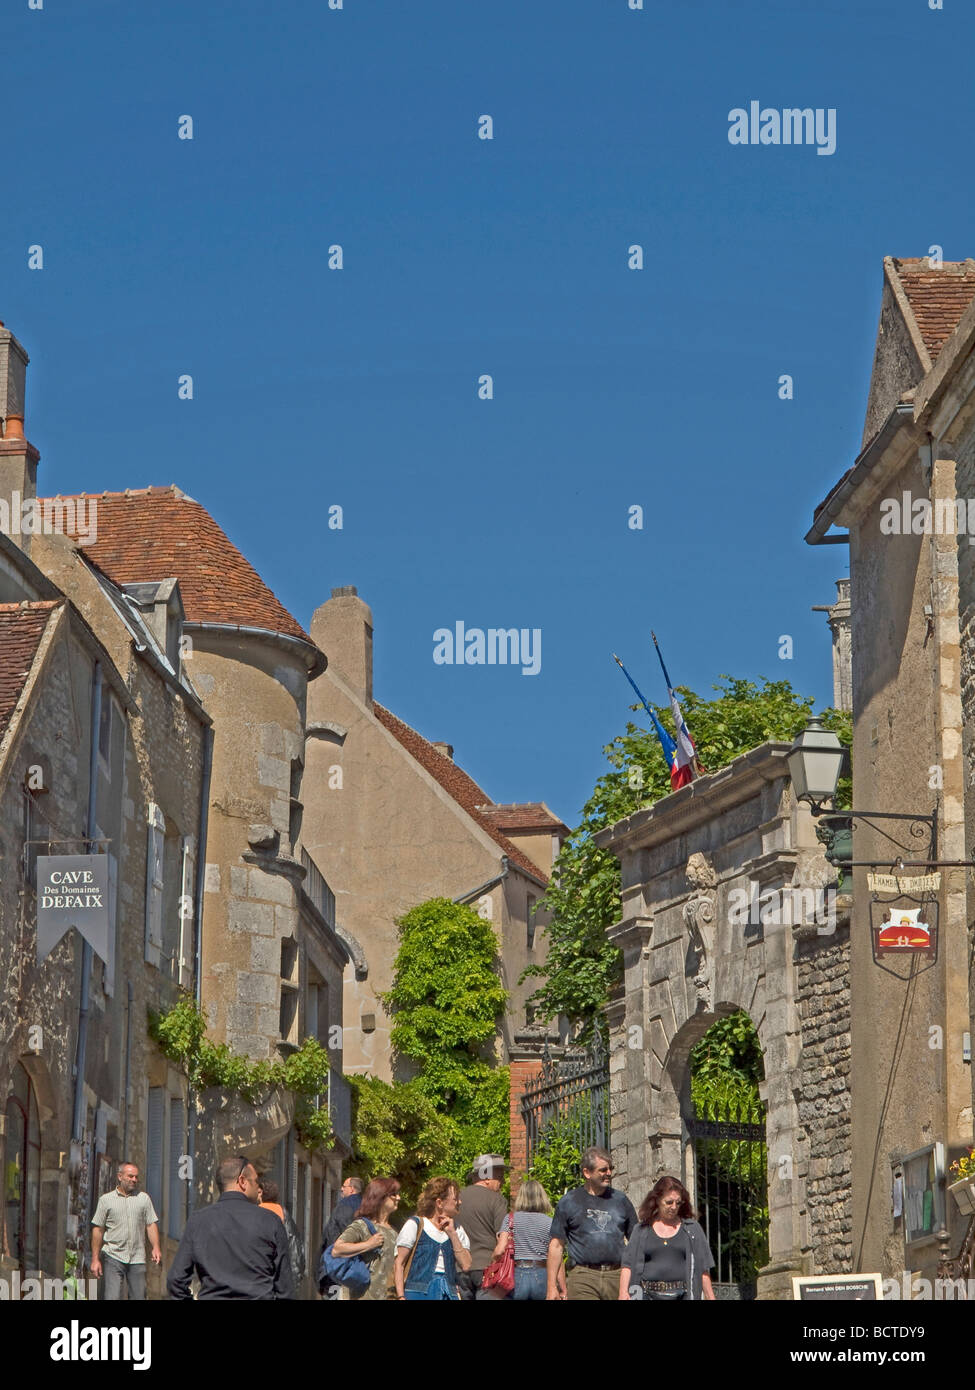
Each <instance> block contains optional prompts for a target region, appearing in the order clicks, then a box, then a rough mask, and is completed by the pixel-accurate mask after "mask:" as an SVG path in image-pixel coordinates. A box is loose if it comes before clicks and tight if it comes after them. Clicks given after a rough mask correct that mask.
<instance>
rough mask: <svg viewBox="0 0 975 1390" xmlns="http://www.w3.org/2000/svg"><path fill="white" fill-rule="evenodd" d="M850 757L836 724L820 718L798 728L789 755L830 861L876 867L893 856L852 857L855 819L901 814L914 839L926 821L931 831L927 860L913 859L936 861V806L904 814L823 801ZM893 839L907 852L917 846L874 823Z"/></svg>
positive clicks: (795, 782)
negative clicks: (837, 806)
mask: <svg viewBox="0 0 975 1390" xmlns="http://www.w3.org/2000/svg"><path fill="white" fill-rule="evenodd" d="M845 758H846V749H845V748H844V747H843V745H842V743H840V741H839V739H838V738H837V736H836V734H834V733H833V731H832V729H826V728H824V727H823V725H822V724H821V723H820V721H819V720H818V719H810V720H809V721H808V723H807V724H806V727H805V728H804V729H803V731H802V733H801V734H799V736H798V738H797V739H796V741H795V743H793V745H792V751H791V752H790V753H789V755H788V759H787V761H788V764H789V775H790V776H791V778H792V785H793V788H794V790H795V794H796V799H797V800H799V801H806V802H808V803H809V809H810V810H811V812H812V814H813V816H814V817H815V818H816V820H817V821H820V822H821V824H819V825H817V827H816V837H817V839H819V840H821V841H822V843H823V844H824V845H825V846H826V859H827V861H828V862H829V863H830V864H836V865H839V866H840V867H841V868H844V869H847V868H853V867H864V868H871V869H873V868H877V867H878V866H879V865H881V864H886V863H889V862H890V861H889V860H871V861H869V862H868V861H862V862H861V863H857V864H855V863H854V859H853V822H854V821H855V820H862V821H864V823H865V824H867V825H870V824H871V822H872V821H875V820H899V821H907V822H909V824H910V830H909V832H908V833H909V835H910V836H911V838H912V839H915V840H923V839H924V835H925V831H924V829H923V827H924V826H927V827H928V833H929V835H930V849H929V857H928V859H926V860H922V861H914V862H915V863H924V864H934V863H936V862H937V858H938V811H937V808H935V809H934V811H932V812H931V814H930V815H917V814H914V813H912V814H909V815H908V814H901V813H900V812H895V811H852V810H851V811H837V810H835V809H834V810H832V811H827V810H826V808H825V806H824V805H823V803H824V802H826V801H830V802H832V801H834V800H835V797H836V784H837V782H839V780H840V773H841V772H842V770H843V763H844V760H845ZM872 828H873V829H874V830H876V831H877V832H878V834H880V835H883V836H884V838H885V839H887V840H890V842H891V844H893V845H896V846H897V847H898V848H899V849H902V850H906V851H908V853H909V852H910V851H911V849H912V848H913V847H912V846H910V845H905V844H902V843H901V842H900V841H899V840H895V839H894V838H893V836H891V835H888V834H887V833H886V831H884V830H882V829H881V827H880V826H879V825H875V826H873V827H872ZM895 862H897V863H898V864H903V862H904V861H903V860H902V859H900V858H898V859H897V860H896V861H895Z"/></svg>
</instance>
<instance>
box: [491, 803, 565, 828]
mask: <svg viewBox="0 0 975 1390" xmlns="http://www.w3.org/2000/svg"><path fill="white" fill-rule="evenodd" d="M478 811H479V813H480V815H481V816H482V817H483V818H484V819H485V820H489V821H490V822H491V824H492V825H495V826H497V828H498V830H508V831H512V830H550V831H552V832H553V833H554V832H555V831H557V830H568V828H569V827H568V826H567V825H565V824H564V823H563V822H562V821H560V820H559V818H558V816H553V814H552V812H551V811H550V810H549V809H548V807H547V806H546V805H545V803H544V801H515V802H511V803H509V804H508V805H506V806H502V805H499V804H498V803H495V804H493V805H491V806H479V807H478Z"/></svg>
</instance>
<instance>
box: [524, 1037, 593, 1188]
mask: <svg viewBox="0 0 975 1390" xmlns="http://www.w3.org/2000/svg"><path fill="white" fill-rule="evenodd" d="M521 1114H522V1119H523V1120H524V1124H525V1138H526V1145H527V1166H528V1167H531V1164H532V1161H533V1159H534V1158H535V1155H536V1153H537V1152H538V1146H539V1143H540V1141H541V1140H542V1139H543V1138H546V1137H551V1136H552V1134H553V1133H555V1132H560V1133H561V1134H562V1135H564V1136H565V1137H567V1138H569V1139H570V1141H571V1142H572V1144H573V1145H574V1147H575V1148H577V1149H578V1150H579V1152H580V1153H581V1152H583V1150H585V1149H588V1148H590V1147H592V1146H596V1147H599V1148H602V1149H608V1148H609V1059H608V1057H607V1053H606V1049H605V1047H604V1045H603V1043H602V1040H601V1039H600V1038H599V1036H598V1035H597V1037H596V1039H595V1041H594V1043H593V1045H592V1047H591V1048H590V1049H589V1050H588V1051H587V1052H575V1053H567V1054H566V1055H565V1056H564V1057H562V1058H554V1057H552V1055H551V1054H550V1052H549V1050H548V1047H546V1048H545V1051H544V1053H543V1054H542V1070H541V1072H540V1074H539V1076H538V1077H537V1078H536V1079H535V1080H534V1081H530V1082H529V1083H528V1085H527V1086H526V1087H525V1090H524V1092H523V1094H522V1098H521Z"/></svg>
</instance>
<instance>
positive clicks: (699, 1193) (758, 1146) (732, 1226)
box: [685, 1103, 768, 1299]
mask: <svg viewBox="0 0 975 1390" xmlns="http://www.w3.org/2000/svg"><path fill="white" fill-rule="evenodd" d="M709 1109H710V1110H711V1112H712V1113H711V1114H710V1115H709V1116H708V1117H707V1118H704V1117H698V1116H696V1115H695V1116H694V1117H693V1118H692V1119H690V1120H687V1121H686V1126H685V1127H686V1137H687V1139H688V1140H689V1141H690V1145H691V1151H692V1154H693V1168H694V1188H693V1190H692V1193H691V1195H692V1199H693V1202H694V1206H695V1208H696V1210H697V1212H698V1214H699V1216H700V1221H701V1225H702V1226H703V1228H704V1233H705V1235H706V1236H707V1239H708V1244H709V1245H710V1247H711V1253H712V1254H713V1255H714V1260H715V1266H714V1269H712V1271H711V1280H712V1283H713V1284H714V1292H715V1295H716V1297H718V1298H722V1299H751V1298H754V1297H755V1288H756V1279H757V1275H758V1271H759V1270H760V1269H761V1268H762V1266H763V1265H764V1264H767V1263H768V1150H767V1148H766V1136H765V1122H764V1119H762V1120H761V1121H760V1122H757V1123H756V1117H755V1112H754V1109H753V1108H752V1107H750V1106H747V1105H744V1104H743V1105H741V1106H740V1107H738V1108H736V1107H735V1106H734V1105H733V1104H732V1103H725V1104H724V1105H721V1104H715V1105H713V1106H710V1107H709ZM686 1148H687V1146H686V1145H685V1153H686ZM687 1185H688V1186H689V1184H687Z"/></svg>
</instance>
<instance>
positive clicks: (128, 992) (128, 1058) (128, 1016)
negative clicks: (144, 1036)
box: [122, 980, 132, 1163]
mask: <svg viewBox="0 0 975 1390" xmlns="http://www.w3.org/2000/svg"><path fill="white" fill-rule="evenodd" d="M131 1074H132V981H131V980H126V982H125V1091H124V1093H123V1096H122V1100H123V1103H124V1105H125V1122H124V1123H123V1125H122V1159H123V1161H124V1162H126V1163H127V1162H128V1161H129V1160H128V1153H129V1080H130V1077H131Z"/></svg>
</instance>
